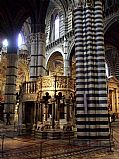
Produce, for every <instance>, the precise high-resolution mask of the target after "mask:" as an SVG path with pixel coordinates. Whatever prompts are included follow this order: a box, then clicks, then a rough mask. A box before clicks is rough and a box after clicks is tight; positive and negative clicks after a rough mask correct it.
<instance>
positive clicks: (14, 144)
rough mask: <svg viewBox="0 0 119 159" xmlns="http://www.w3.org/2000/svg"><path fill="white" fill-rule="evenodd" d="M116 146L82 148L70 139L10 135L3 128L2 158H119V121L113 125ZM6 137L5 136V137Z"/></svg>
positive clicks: (0, 154)
mask: <svg viewBox="0 0 119 159" xmlns="http://www.w3.org/2000/svg"><path fill="white" fill-rule="evenodd" d="M112 129H113V141H114V146H112V147H109V148H105V147H103V148H101V149H89V148H85V149H83V151H81V150H82V147H81V146H74V145H72V144H70V143H69V141H68V140H48V139H37V138H34V137H33V136H32V137H31V136H26V135H24V136H12V135H11V136H9V135H5V134H7V133H8V134H9V131H8V132H7V131H6V133H5V132H4V133H3V131H2V128H1V129H0V130H1V138H0V158H3V159H89V158H90V159H119V122H115V124H113V125H112ZM3 137H4V138H3Z"/></svg>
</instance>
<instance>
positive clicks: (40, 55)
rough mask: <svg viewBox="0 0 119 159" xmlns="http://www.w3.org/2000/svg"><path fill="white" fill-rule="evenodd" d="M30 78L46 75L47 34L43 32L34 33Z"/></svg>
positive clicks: (31, 38)
mask: <svg viewBox="0 0 119 159" xmlns="http://www.w3.org/2000/svg"><path fill="white" fill-rule="evenodd" d="M30 42H31V61H30V79H31V80H36V79H37V78H38V77H39V76H43V75H45V67H44V65H45V56H44V54H45V35H44V34H43V33H40V32H39V33H32V34H31V36H30Z"/></svg>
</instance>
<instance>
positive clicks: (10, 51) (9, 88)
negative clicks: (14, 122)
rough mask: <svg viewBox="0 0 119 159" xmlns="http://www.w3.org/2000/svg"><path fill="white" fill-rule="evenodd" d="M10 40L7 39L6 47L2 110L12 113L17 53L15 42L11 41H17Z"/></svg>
mask: <svg viewBox="0 0 119 159" xmlns="http://www.w3.org/2000/svg"><path fill="white" fill-rule="evenodd" d="M10 40H11V41H10ZM10 40H8V43H9V45H8V48H7V71H6V85H5V103H4V111H5V112H10V113H14V110H15V105H16V79H17V68H18V55H17V44H15V42H13V41H17V40H16V38H15V39H10Z"/></svg>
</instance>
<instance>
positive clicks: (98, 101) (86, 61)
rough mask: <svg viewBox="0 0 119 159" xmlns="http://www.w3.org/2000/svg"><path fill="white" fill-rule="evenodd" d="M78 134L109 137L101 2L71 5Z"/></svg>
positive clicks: (82, 138) (79, 136) (84, 138)
mask: <svg viewBox="0 0 119 159" xmlns="http://www.w3.org/2000/svg"><path fill="white" fill-rule="evenodd" d="M74 29H75V55H76V109H77V138H78V139H80V140H91V139H107V138H109V128H108V111H107V90H106V88H107V86H106V73H105V56H104V35H103V18H102V2H101V1H100V0H95V4H90V3H88V4H86V2H85V3H83V4H80V5H77V6H76V8H75V9H74Z"/></svg>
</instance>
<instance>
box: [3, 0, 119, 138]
mask: <svg viewBox="0 0 119 159" xmlns="http://www.w3.org/2000/svg"><path fill="white" fill-rule="evenodd" d="M118 21H119V0H105V1H104V0H25V1H20V0H12V2H11V1H10V0H4V1H0V120H1V121H5V120H6V118H5V114H6V113H8V112H9V113H10V120H11V123H12V124H13V123H15V124H17V125H18V128H19V129H20V131H22V130H24V131H26V132H32V130H34V129H35V130H36V131H37V132H38V133H40V132H47V131H52V132H54V131H56V130H57V131H58V132H63V131H65V130H70V131H72V132H74V131H76V132H77V133H76V134H77V138H78V139H79V140H90V139H91V140H92V139H108V138H109V120H108V115H109V114H110V115H112V114H115V117H116V118H118V117H119V22H118ZM50 135H52V134H50ZM53 135H54V134H53ZM50 137H51V136H50Z"/></svg>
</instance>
